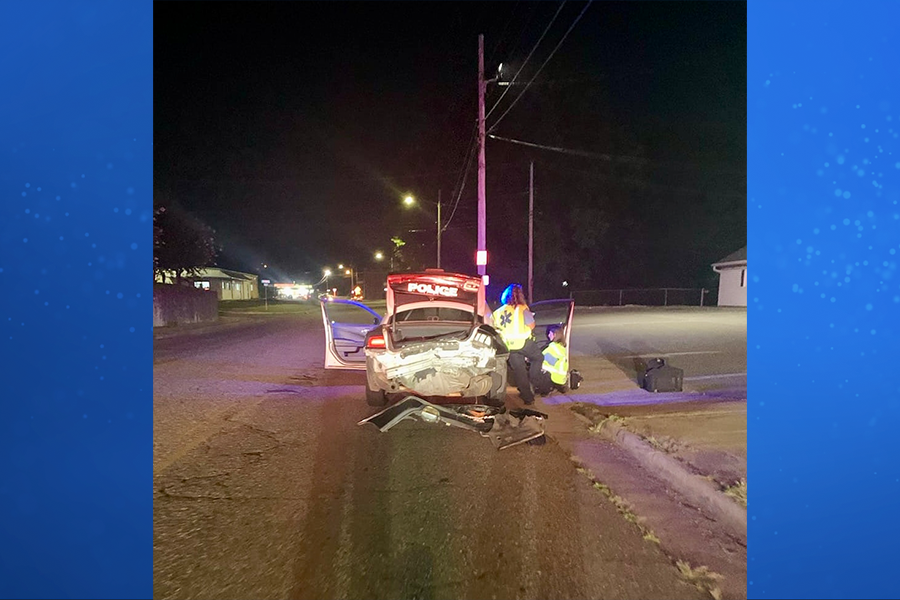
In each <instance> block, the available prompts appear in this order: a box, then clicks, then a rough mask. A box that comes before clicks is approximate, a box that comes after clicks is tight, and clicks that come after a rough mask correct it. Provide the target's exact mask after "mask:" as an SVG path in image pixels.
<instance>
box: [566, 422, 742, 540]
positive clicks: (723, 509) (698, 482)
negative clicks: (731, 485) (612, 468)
mask: <svg viewBox="0 0 900 600" xmlns="http://www.w3.org/2000/svg"><path fill="white" fill-rule="evenodd" d="M573 414H574V415H575V416H576V417H578V419H579V420H581V421H582V422H585V423H588V424H589V425H593V423H591V421H590V420H589V419H587V418H586V417H584V416H583V415H580V414H578V413H574V412H573ZM599 433H600V434H601V435H603V436H604V437H606V438H607V439H609V440H611V441H614V442H616V443H617V444H619V446H621V447H622V448H623V449H625V450H626V451H628V452H629V453H630V454H631V455H632V456H633V457H634V458H635V459H636V460H637V461H638V462H639V463H640V464H641V465H642V466H643V467H644V468H645V469H647V470H648V471H650V472H652V473H653V474H655V475H656V476H658V477H659V478H660V479H662V480H663V481H665V482H666V483H668V484H669V485H671V486H672V487H673V488H675V489H676V490H677V491H678V492H679V493H681V494H683V495H684V496H685V497H686V498H687V499H688V500H690V501H691V502H694V503H695V504H697V505H698V506H699V507H700V508H701V509H703V510H705V511H706V512H707V513H708V514H709V516H711V517H713V518H715V519H716V520H717V521H718V522H720V523H721V524H722V525H723V526H725V527H726V528H727V529H728V530H729V532H730V533H731V534H732V535H734V536H736V537H737V538H738V539H741V540H746V539H747V509H745V508H743V507H741V506H740V505H739V504H737V503H736V502H735V501H734V500H732V499H731V498H729V497H728V496H726V495H725V494H724V493H722V492H721V491H719V489H718V488H717V487H716V486H715V485H714V484H713V483H712V482H710V481H708V480H706V479H704V478H703V477H700V476H699V475H695V474H693V473H691V472H690V471H689V470H688V469H687V468H686V467H685V466H684V465H682V464H681V463H680V462H678V461H677V460H676V459H674V458H672V457H671V456H669V455H667V454H666V453H665V452H662V451H661V450H657V449H656V448H654V447H653V446H651V445H650V444H648V443H647V442H645V441H644V440H643V439H641V437H640V436H638V435H636V434H634V433H631V432H630V431H628V430H627V429H625V428H624V427H622V426H620V425H619V424H617V423H615V422H613V421H611V420H607V421H604V422H603V424H602V425H601V427H600V429H599Z"/></svg>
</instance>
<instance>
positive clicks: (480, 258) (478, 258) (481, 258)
mask: <svg viewBox="0 0 900 600" xmlns="http://www.w3.org/2000/svg"><path fill="white" fill-rule="evenodd" d="M487 260H488V257H487V250H477V251H476V252H475V264H476V265H478V266H479V267H481V266H483V265H486V264H487Z"/></svg>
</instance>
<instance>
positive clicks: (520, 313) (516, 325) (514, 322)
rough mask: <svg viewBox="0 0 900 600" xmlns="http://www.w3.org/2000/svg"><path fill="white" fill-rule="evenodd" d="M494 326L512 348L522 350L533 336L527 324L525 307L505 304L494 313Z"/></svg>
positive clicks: (507, 345) (508, 346)
mask: <svg viewBox="0 0 900 600" xmlns="http://www.w3.org/2000/svg"><path fill="white" fill-rule="evenodd" d="M493 322H494V328H495V329H496V330H497V331H498V332H499V333H500V337H502V338H503V341H504V342H506V347H507V348H509V349H510V350H521V349H522V348H523V347H524V346H525V341H526V340H527V339H528V338H530V337H531V328H530V327H528V325H526V324H525V307H524V306H520V305H516V306H510V305H509V304H504V305H503V306H502V307H501V308H500V310H498V311H497V312H495V313H494V315H493Z"/></svg>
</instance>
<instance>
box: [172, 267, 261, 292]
mask: <svg viewBox="0 0 900 600" xmlns="http://www.w3.org/2000/svg"><path fill="white" fill-rule="evenodd" d="M182 279H184V280H185V281H188V282H191V283H193V285H194V287H196V288H199V289H201V290H209V291H213V292H215V293H216V295H217V296H218V297H219V300H249V299H252V298H259V277H258V276H257V275H252V274H250V273H241V272H240V271H232V270H231V269H221V268H219V267H206V268H204V269H200V272H199V273H198V274H197V275H192V276H189V277H182ZM174 280H175V276H174V274H173V273H168V272H167V273H165V274H164V275H162V276H159V275H158V276H156V281H157V282H160V283H167V282H168V283H172V282H173V281H174Z"/></svg>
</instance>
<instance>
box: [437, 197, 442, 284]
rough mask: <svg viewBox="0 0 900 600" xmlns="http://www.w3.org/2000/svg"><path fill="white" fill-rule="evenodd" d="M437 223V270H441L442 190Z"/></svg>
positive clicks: (439, 198) (438, 203) (438, 204)
mask: <svg viewBox="0 0 900 600" xmlns="http://www.w3.org/2000/svg"><path fill="white" fill-rule="evenodd" d="M437 209H438V214H437V217H438V221H437V268H438V269H440V268H441V190H438V202H437Z"/></svg>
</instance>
